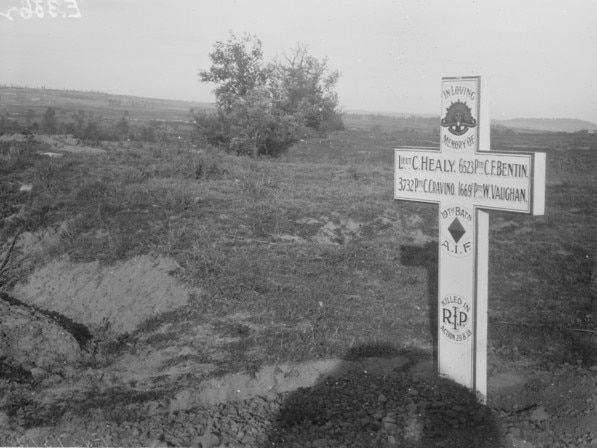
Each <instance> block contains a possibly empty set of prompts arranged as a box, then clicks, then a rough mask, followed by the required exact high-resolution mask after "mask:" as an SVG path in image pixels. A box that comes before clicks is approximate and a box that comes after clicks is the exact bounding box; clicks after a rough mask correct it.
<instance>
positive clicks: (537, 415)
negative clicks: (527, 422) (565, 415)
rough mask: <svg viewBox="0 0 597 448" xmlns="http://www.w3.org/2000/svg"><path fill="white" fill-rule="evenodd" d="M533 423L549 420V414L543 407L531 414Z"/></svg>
mask: <svg viewBox="0 0 597 448" xmlns="http://www.w3.org/2000/svg"><path fill="white" fill-rule="evenodd" d="M530 418H531V421H532V422H536V423H541V422H543V421H545V420H549V414H548V413H547V412H546V411H545V408H544V407H543V406H539V407H538V408H537V409H535V410H534V411H533V412H531V417H530Z"/></svg>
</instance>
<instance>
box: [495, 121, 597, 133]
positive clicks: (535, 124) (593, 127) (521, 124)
mask: <svg viewBox="0 0 597 448" xmlns="http://www.w3.org/2000/svg"><path fill="white" fill-rule="evenodd" d="M492 124H494V125H498V126H504V127H506V128H510V129H514V130H520V131H543V132H578V131H580V130H582V129H586V130H588V131H589V132H595V131H597V124H595V123H591V122H590V121H586V120H577V119H574V118H513V119H510V120H494V121H493V123H492Z"/></svg>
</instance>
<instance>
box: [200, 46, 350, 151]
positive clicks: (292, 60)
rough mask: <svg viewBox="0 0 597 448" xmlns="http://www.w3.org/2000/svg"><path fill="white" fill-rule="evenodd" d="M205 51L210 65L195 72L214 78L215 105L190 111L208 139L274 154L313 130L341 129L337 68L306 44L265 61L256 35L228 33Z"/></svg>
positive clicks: (238, 148)
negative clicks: (311, 52)
mask: <svg viewBox="0 0 597 448" xmlns="http://www.w3.org/2000/svg"><path fill="white" fill-rule="evenodd" d="M209 57H210V59H211V61H212V66H211V68H210V70H208V71H203V72H200V73H199V76H200V79H201V81H203V82H210V83H214V84H216V88H215V90H214V93H215V95H216V110H215V112H207V111H193V114H194V120H195V124H196V126H197V130H198V133H199V134H200V135H201V136H202V138H203V139H205V140H206V141H207V142H209V143H211V144H213V145H216V146H219V147H224V148H226V149H228V150H230V151H233V152H235V153H237V154H248V155H251V156H257V155H269V156H275V155H279V154H280V153H282V152H284V151H285V150H286V149H288V148H289V147H290V146H291V145H292V144H293V143H295V142H297V141H298V140H300V139H301V138H303V137H305V136H307V135H309V134H311V133H318V134H321V133H326V132H329V131H332V130H336V129H343V124H342V119H341V116H340V113H339V112H338V97H337V94H336V93H335V91H334V87H335V84H336V82H337V81H338V78H339V76H340V74H339V72H337V71H333V72H329V70H328V68H327V63H326V61H325V60H323V61H319V60H317V59H316V58H314V57H312V56H310V55H309V54H308V52H307V50H306V48H304V47H300V46H299V47H298V48H297V49H295V50H293V52H292V54H291V56H290V57H285V60H284V62H279V61H274V62H272V63H269V64H264V62H263V52H262V49H261V41H260V40H259V39H257V38H256V37H254V36H249V35H245V36H244V37H243V38H242V39H238V38H237V37H235V36H234V35H231V37H230V39H229V40H228V41H227V42H216V44H215V49H214V51H213V52H212V53H210V55H209Z"/></svg>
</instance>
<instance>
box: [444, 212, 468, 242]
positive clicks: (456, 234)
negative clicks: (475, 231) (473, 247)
mask: <svg viewBox="0 0 597 448" xmlns="http://www.w3.org/2000/svg"><path fill="white" fill-rule="evenodd" d="M448 231H449V232H450V235H452V238H454V241H455V242H458V241H460V238H462V236H463V235H464V234H465V233H466V230H465V229H464V227H462V224H461V223H460V221H459V220H458V218H454V221H452V224H450V227H448Z"/></svg>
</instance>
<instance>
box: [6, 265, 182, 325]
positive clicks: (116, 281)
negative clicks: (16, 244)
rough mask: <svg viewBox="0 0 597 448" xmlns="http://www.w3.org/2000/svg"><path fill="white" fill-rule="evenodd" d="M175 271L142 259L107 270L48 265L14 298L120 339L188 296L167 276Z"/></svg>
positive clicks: (19, 287)
mask: <svg viewBox="0 0 597 448" xmlns="http://www.w3.org/2000/svg"><path fill="white" fill-rule="evenodd" d="M178 268H179V266H178V265H177V264H176V262H174V261H173V260H171V259H168V258H165V257H161V256H160V257H151V256H147V255H143V256H139V257H135V258H132V259H130V260H127V261H124V262H119V263H116V264H115V265H112V266H101V265H100V264H99V262H92V263H73V262H71V261H69V260H67V259H60V260H53V261H51V262H49V263H48V264H46V265H44V266H42V267H40V268H38V269H36V270H35V271H34V272H33V273H32V274H31V275H30V276H29V278H28V279H27V280H26V281H25V282H23V283H18V284H17V285H16V286H15V288H14V291H13V295H14V297H15V298H17V299H19V300H21V301H23V302H25V303H28V304H30V305H35V306H37V307H40V308H43V309H45V310H48V311H54V312H57V313H60V314H62V315H64V316H67V317H69V318H70V319H73V320H75V321H77V322H80V323H83V324H85V325H88V326H89V327H90V328H98V327H99V328H102V329H107V330H109V331H111V332H114V333H116V334H121V333H127V332H132V331H134V330H135V328H136V327H137V326H138V325H139V324H140V323H141V322H143V321H144V320H146V319H148V318H150V317H153V316H157V315H158V314H160V313H165V312H168V311H172V310H175V309H177V308H179V307H181V306H184V305H185V304H186V303H187V300H188V297H189V291H188V290H187V289H186V288H185V287H184V286H183V285H181V284H180V283H179V282H178V281H177V280H176V279H175V278H174V277H172V276H171V275H170V274H171V273H173V272H174V271H176V270H177V269H178Z"/></svg>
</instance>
